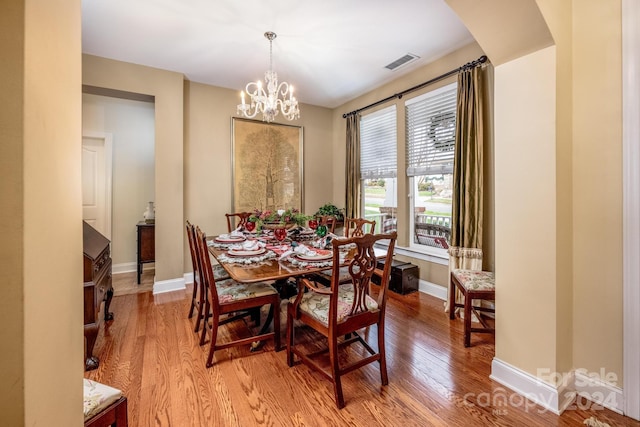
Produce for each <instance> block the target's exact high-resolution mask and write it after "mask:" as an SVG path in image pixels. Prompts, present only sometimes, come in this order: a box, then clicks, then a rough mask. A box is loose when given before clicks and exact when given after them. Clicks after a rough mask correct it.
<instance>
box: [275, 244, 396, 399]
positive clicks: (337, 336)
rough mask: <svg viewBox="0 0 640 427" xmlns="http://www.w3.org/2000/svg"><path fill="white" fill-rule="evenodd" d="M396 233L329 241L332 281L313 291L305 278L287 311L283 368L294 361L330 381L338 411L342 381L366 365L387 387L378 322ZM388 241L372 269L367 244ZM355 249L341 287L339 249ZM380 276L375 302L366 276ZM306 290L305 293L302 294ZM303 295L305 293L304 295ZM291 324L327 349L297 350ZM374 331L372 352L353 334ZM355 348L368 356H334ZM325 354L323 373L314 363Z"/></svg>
mask: <svg viewBox="0 0 640 427" xmlns="http://www.w3.org/2000/svg"><path fill="white" fill-rule="evenodd" d="M396 237H397V234H396V232H393V233H390V234H365V235H363V236H361V237H352V238H349V239H335V240H333V242H332V244H333V272H334V274H333V276H332V280H331V285H330V287H328V288H325V287H322V286H318V284H317V283H314V282H312V281H311V280H309V279H308V278H302V279H300V280H299V281H298V296H297V297H296V298H295V300H293V302H289V304H288V306H287V364H288V365H289V366H293V365H294V362H295V360H294V359H295V356H298V358H299V359H300V361H302V362H303V363H304V364H306V365H308V366H310V367H311V368H313V369H316V370H318V371H319V372H320V373H321V374H322V375H323V376H324V377H326V378H328V379H329V380H331V382H332V383H333V390H334V395H335V399H336V404H337V406H338V408H343V407H344V396H343V394H342V376H343V375H344V374H347V373H349V372H351V371H353V370H355V369H358V368H360V367H362V366H364V365H366V364H369V363H372V362H378V364H379V365H380V378H381V381H382V385H387V384H388V383H389V379H388V376H387V362H386V355H385V344H384V320H385V308H386V304H387V293H388V288H389V276H390V273H391V260H392V257H393V249H394V247H395V242H396ZM383 239H387V240H389V250H388V251H387V255H386V261H385V263H384V271H380V270H379V269H378V268H377V267H376V266H377V259H376V256H375V253H374V250H373V245H374V244H375V243H376V242H377V241H380V240H383ZM349 245H355V249H351V250H355V255H354V257H353V258H352V259H351V261H349V263H348V265H349V274H350V276H351V283H350V284H346V285H341V284H340V283H339V281H338V270H339V268H340V264H339V263H340V252H341V249H343V248H346V247H348V246H349ZM374 274H376V275H378V276H380V288H379V292H378V296H377V299H374V298H373V297H372V296H371V295H370V284H371V277H372V276H373V275H374ZM305 288H306V289H305ZM305 290H308V292H305ZM294 320H298V321H299V322H301V323H303V324H305V325H307V326H310V327H311V328H313V329H315V330H316V331H318V332H319V333H320V334H322V335H324V336H325V337H326V338H327V348H326V349H324V350H322V351H314V352H311V353H306V352H304V351H303V349H302V345H300V344H298V346H296V345H295V324H294ZM371 325H376V326H377V338H378V351H375V350H374V349H373V347H371V345H370V344H368V343H367V341H366V340H365V339H364V338H363V337H362V336H361V335H360V334H359V333H358V332H357V331H359V330H360V329H363V328H368V327H369V326H371ZM355 343H359V344H360V346H361V347H362V348H363V349H364V350H366V351H367V352H368V353H369V356H367V357H363V358H361V359H359V360H353V359H355V357H356V355H361V354H363V353H364V351H360V350H359V349H358V350H357V351H353V352H350V353H349V357H348V359H347V358H343V357H341V356H339V354H338V352H339V350H340V349H343V348H344V347H345V346H347V345H352V344H355ZM323 353H325V354H326V353H328V356H329V369H325V368H323V365H322V364H321V363H318V361H317V357H318V356H320V355H321V354H323Z"/></svg>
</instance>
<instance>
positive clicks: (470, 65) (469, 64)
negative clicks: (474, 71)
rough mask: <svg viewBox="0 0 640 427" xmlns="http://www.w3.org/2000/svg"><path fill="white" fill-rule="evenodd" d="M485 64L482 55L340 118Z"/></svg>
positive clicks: (399, 97) (484, 57)
mask: <svg viewBox="0 0 640 427" xmlns="http://www.w3.org/2000/svg"><path fill="white" fill-rule="evenodd" d="M485 62H487V57H486V55H482V56H481V57H480V58H478V59H476V60H475V61H471V62H467V63H466V64H464V65H463V66H462V67H458V68H456V69H455V70H451V71H449V72H446V73H444V74H442V75H440V76H438V77H434V78H433V79H431V80H429V81H426V82H424V83H420V84H419V85H417V86H414V87H412V88H409V89H405V90H403V91H402V92H400V93H396V94H395V95H391V96H388V97H386V98H385V99H381V100H380V101H376V102H374V103H373V104H369V105H367V106H366V107H362V108H358V109H357V110H353V111H352V112H350V113H345V114H343V115H342V118H343V119H346V118H347V117H348V116H352V115H354V114H358V113H359V112H361V111H364V110H367V109H369V108H371V107H375V106H377V105H380V104H383V103H385V102H387V101H391V100H392V99H394V98H398V99H401V98H402V97H403V96H404V95H406V94H407V93H410V92H413V91H415V90H418V89H422V88H423V87H425V86H428V85H430V84H432V83H435V82H437V81H439V80H442V79H446V78H447V77H449V76H452V75H454V74H457V73H459V72H460V71H463V70H467V69H470V68H474V67H477V66H478V65H480V64H483V63H485Z"/></svg>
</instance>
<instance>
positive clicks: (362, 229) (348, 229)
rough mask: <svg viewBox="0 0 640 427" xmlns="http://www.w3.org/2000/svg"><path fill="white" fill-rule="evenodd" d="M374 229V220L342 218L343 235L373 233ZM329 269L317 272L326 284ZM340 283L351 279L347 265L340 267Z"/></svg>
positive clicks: (329, 274)
mask: <svg viewBox="0 0 640 427" xmlns="http://www.w3.org/2000/svg"><path fill="white" fill-rule="evenodd" d="M375 229H376V222H375V221H371V220H368V219H365V218H345V220H344V236H345V237H358V236H362V235H364V234H367V233H368V234H373V232H374V230H375ZM332 274H333V272H332V271H331V269H328V270H323V271H321V272H319V273H318V276H319V279H320V281H321V282H323V283H325V284H328V283H329V282H330V281H331V275H332ZM339 277H340V279H339V281H340V283H348V282H350V281H351V275H350V274H349V269H348V267H341V268H340V276H339Z"/></svg>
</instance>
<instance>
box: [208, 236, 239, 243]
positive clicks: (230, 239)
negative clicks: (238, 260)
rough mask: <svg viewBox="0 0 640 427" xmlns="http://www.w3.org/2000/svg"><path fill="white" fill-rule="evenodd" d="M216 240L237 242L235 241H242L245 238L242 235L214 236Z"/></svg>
mask: <svg viewBox="0 0 640 427" xmlns="http://www.w3.org/2000/svg"><path fill="white" fill-rule="evenodd" d="M215 241H216V242H220V243H237V242H244V241H245V238H244V236H229V237H220V236H218V237H216V238H215Z"/></svg>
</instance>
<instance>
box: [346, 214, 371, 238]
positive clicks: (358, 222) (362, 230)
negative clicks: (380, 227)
mask: <svg viewBox="0 0 640 427" xmlns="http://www.w3.org/2000/svg"><path fill="white" fill-rule="evenodd" d="M367 226H368V227H367ZM367 228H368V230H367ZM375 229H376V222H375V221H373V220H368V219H366V218H345V220H344V237H358V236H362V235H363V234H367V233H369V234H373V233H374V232H375Z"/></svg>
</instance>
